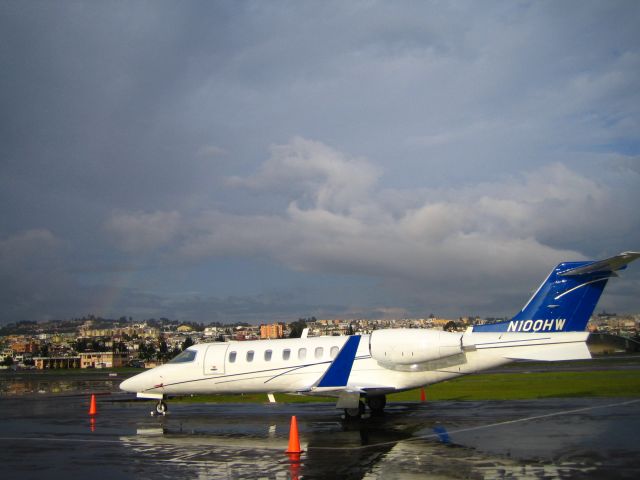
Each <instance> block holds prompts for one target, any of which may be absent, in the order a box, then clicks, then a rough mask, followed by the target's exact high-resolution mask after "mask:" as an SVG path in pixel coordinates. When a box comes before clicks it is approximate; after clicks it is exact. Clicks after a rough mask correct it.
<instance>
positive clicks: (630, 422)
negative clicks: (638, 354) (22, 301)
mask: <svg viewBox="0 0 640 480" xmlns="http://www.w3.org/2000/svg"><path fill="white" fill-rule="evenodd" d="M97 398H98V402H97V403H98V414H97V415H96V417H95V419H94V420H91V419H90V417H89V415H88V408H89V396H88V395H87V394H68V393H67V394H57V395H53V394H24V395H8V396H7V395H4V396H0V425H1V427H2V428H1V431H0V465H1V466H2V469H3V470H2V472H1V473H0V477H1V478H3V479H13V478H16V479H38V480H42V479H44V478H47V479H70V478H89V479H91V480H95V479H102V478H109V479H116V478H118V479H120V478H136V479H138V478H143V479H146V478H148V479H176V478H181V479H182V478H199V479H207V478H215V479H218V478H220V479H223V478H224V479H227V478H228V479H235V478H264V479H288V478H305V479H320V478H349V479H360V478H364V479H394V478H399V479H400V478H401V479H405V478H409V479H412V478H438V479H445V478H509V479H511V478H513V479H519V478H520V479H523V478H526V479H531V478H545V479H546V478H630V479H631V478H633V479H636V478H639V477H640V441H639V440H640V433H639V432H640V399H610V398H607V399H547V400H531V401H483V402H433V403H429V402H427V403H396V404H391V405H389V406H388V407H387V410H386V413H385V415H384V416H382V417H370V418H364V419H362V420H360V421H358V422H352V423H344V422H342V421H341V419H340V414H339V411H338V410H336V409H335V408H334V406H333V405H332V404H325V403H322V404H276V405H272V404H187V403H170V404H169V406H170V413H169V415H167V416H166V417H151V416H150V415H149V412H150V410H151V408H152V407H153V404H152V403H148V402H133V401H129V400H128V399H129V397H127V396H125V395H117V394H113V395H110V394H108V392H105V393H104V394H102V395H98V397H97ZM292 415H296V416H297V419H298V425H299V428H300V439H301V443H302V448H303V450H305V452H304V453H303V454H302V455H301V457H300V458H299V460H298V459H295V458H294V459H290V458H289V457H288V456H287V455H285V454H284V453H283V452H284V450H285V449H286V447H287V441H288V434H289V425H290V419H291V416H292Z"/></svg>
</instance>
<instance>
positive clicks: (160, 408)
mask: <svg viewBox="0 0 640 480" xmlns="http://www.w3.org/2000/svg"><path fill="white" fill-rule="evenodd" d="M167 411H168V407H167V403H166V402H165V401H164V400H158V403H157V404H156V408H155V410H151V416H152V417H153V416H155V415H163V416H164V415H166V414H167Z"/></svg>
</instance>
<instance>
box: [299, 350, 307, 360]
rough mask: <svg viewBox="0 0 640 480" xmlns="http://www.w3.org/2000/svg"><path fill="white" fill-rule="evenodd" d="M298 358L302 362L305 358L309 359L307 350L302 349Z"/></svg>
mask: <svg viewBox="0 0 640 480" xmlns="http://www.w3.org/2000/svg"><path fill="white" fill-rule="evenodd" d="M298 358H299V359H300V360H304V359H305V358H307V349H306V348H301V349H299V350H298Z"/></svg>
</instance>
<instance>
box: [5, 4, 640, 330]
mask: <svg viewBox="0 0 640 480" xmlns="http://www.w3.org/2000/svg"><path fill="white" fill-rule="evenodd" d="M639 18H640V6H639V4H638V3H637V2H561V3H545V2H532V3H528V2H520V3H508V2H495V3H493V2H484V3H482V4H477V3H475V2H469V3H467V4H464V3H463V4H457V3H456V4H440V5H438V4H433V3H428V2H402V3H401V4H391V3H386V2H347V3H345V2H320V3H318V2H259V1H256V2H251V1H247V2H232V1H229V2H226V1H225V2H195V1H194V2H135V3H131V2H116V1H112V2H71V1H69V2H67V1H63V2H54V3H52V2H36V1H33V2H12V1H4V2H1V3H0V40H1V41H0V62H1V65H2V75H0V109H1V113H0V144H1V145H2V154H1V157H0V169H1V171H0V173H1V174H0V204H1V205H2V207H1V208H2V210H1V213H2V215H0V246H1V247H2V249H4V250H3V251H4V252H5V253H4V255H5V257H3V258H5V260H3V261H2V263H1V265H0V266H1V268H2V271H1V272H0V276H1V278H2V279H3V283H5V282H8V283H10V284H12V288H11V289H10V290H9V291H6V292H5V293H4V294H2V306H3V311H4V313H3V315H2V317H0V321H7V320H15V319H23V318H29V317H31V316H34V317H37V318H44V317H46V316H49V315H61V316H63V315H65V314H66V315H82V314H85V313H88V312H87V311H86V310H87V309H92V308H93V309H95V308H103V309H104V311H103V312H100V311H91V313H96V314H102V313H105V314H109V309H111V312H112V313H113V312H115V310H117V312H115V313H117V314H123V315H128V314H129V312H133V311H137V312H140V314H153V312H154V309H155V311H156V313H155V316H163V315H164V313H163V312H167V311H171V312H175V315H176V316H178V317H180V316H181V314H180V312H184V313H185V315H186V314H187V313H186V312H190V313H188V315H189V316H192V317H194V318H195V317H198V319H201V320H204V319H206V318H203V316H202V313H203V312H205V311H206V310H212V309H213V310H215V311H216V312H228V313H229V315H233V316H234V318H236V317H237V318H240V316H241V314H240V312H242V315H245V316H246V318H255V319H257V318H261V311H262V310H265V309H266V310H269V311H271V312H272V314H273V315H274V316H277V314H278V313H277V312H281V313H282V315H286V314H291V315H294V313H293V312H294V311H295V310H296V309H297V308H304V305H311V306H312V307H310V308H311V309H321V308H323V307H322V305H325V306H326V311H327V312H333V313H336V314H337V312H339V311H343V312H374V311H375V312H381V311H386V312H399V311H410V312H413V313H416V312H419V311H421V309H428V310H431V307H430V306H431V305H433V308H434V309H436V310H439V311H440V312H445V311H446V312H450V313H452V314H455V313H459V312H458V311H457V310H456V309H465V311H466V310H474V309H476V311H477V310H480V313H481V312H482V311H486V312H488V313H504V312H505V311H507V312H509V311H511V310H513V308H515V307H516V304H517V303H518V302H520V301H521V300H522V296H521V293H519V294H517V292H516V290H518V291H521V289H522V288H529V287H528V285H530V284H536V283H537V282H539V279H538V278H537V276H538V275H540V274H543V273H541V272H542V271H543V270H546V269H548V268H550V266H549V265H548V263H549V262H554V261H556V260H558V259H564V257H565V255H570V256H572V257H573V258H577V257H599V256H602V255H609V254H615V253H618V252H619V251H621V250H626V249H638V248H640V246H639V245H638V242H639V241H640V215H638V213H637V208H635V205H637V204H639V203H640V193H639V190H638V188H637V185H638V184H639V183H640V180H639V178H638V171H639V170H638V168H637V163H638V162H637V160H638V153H639V151H638V145H640V141H639V140H638V131H640V93H639V92H640V80H639V79H640V76H639V75H638V72H639V71H640V48H639V47H640V38H639V35H638V29H637V24H638V19H639ZM21 242H22V243H24V248H25V249H29V248H30V249H31V251H32V252H33V253H34V254H33V256H32V255H26V254H17V253H16V255H14V254H13V253H11V252H14V251H15V249H16V248H17V246H16V245H18V244H20V243H21ZM6 252H9V253H6ZM461 252H462V253H461ZM487 252H489V253H487ZM45 254H46V255H45ZM43 255H44V256H43ZM8 258H13V260H11V261H10V262H9V261H8V260H6V259H8ZM228 258H233V259H241V260H243V261H247V262H249V263H251V262H254V263H255V264H256V265H260V264H259V263H258V262H259V261H267V262H273V263H274V264H277V265H278V266H279V267H280V268H281V270H279V271H278V272H277V273H273V272H271V271H269V272H270V273H269V275H272V276H273V277H272V278H270V279H269V280H264V281H261V282H258V281H257V280H256V279H255V275H247V276H246V277H243V279H242V281H238V282H236V283H237V284H238V285H241V284H243V282H244V283H245V284H246V291H245V289H243V288H241V287H237V289H236V291H234V292H227V293H228V295H226V294H225V295H223V294H219V293H218V292H216V288H218V289H220V288H222V287H224V285H225V284H224V279H223V278H222V276H221V275H220V274H219V271H220V270H221V267H220V262H221V261H222V259H228ZM265 259H266V260H265ZM33 265H40V267H39V268H40V269H41V271H42V272H46V274H44V275H40V276H38V275H34V274H33V273H29V272H33ZM199 265H206V267H202V268H203V269H205V270H206V272H207V273H200V274H199V275H197V276H194V275H193V270H194V269H196V268H198V266H199ZM256 269H262V271H265V272H266V271H267V269H264V267H263V266H259V267H256ZM526 269H530V273H527V274H524V277H523V278H519V277H518V275H521V274H522V272H523V271H524V270H526ZM466 270H468V271H470V272H478V273H471V274H466V273H463V271H466ZM285 271H290V272H303V273H304V274H306V275H307V276H308V277H309V278H315V277H317V276H318V275H320V276H322V280H310V282H314V281H315V282H316V284H315V287H317V288H318V292H325V293H319V297H317V298H313V297H309V296H306V297H305V298H304V304H303V303H301V302H300V301H298V300H296V299H292V300H287V301H281V302H279V303H278V302H276V303H278V305H281V306H279V307H277V308H275V307H274V308H272V309H270V308H271V307H269V304H268V302H265V301H263V300H264V297H261V296H260V295H264V294H265V293H264V290H265V288H266V287H265V285H268V284H269V283H274V282H275V283H279V284H280V285H281V287H282V289H283V290H288V291H289V292H292V291H293V290H294V288H295V282H296V281H299V277H296V278H297V280H295V281H294V280H292V276H291V275H289V274H287V273H286V272H285ZM151 272H153V273H151ZM482 272H484V273H482ZM224 273H225V274H228V275H232V274H233V272H232V271H231V270H225V271H224ZM629 273H630V274H633V272H632V271H631V272H629ZM296 274H297V273H296ZM325 275H326V276H325ZM347 275H356V276H357V280H354V281H353V282H352V284H351V285H350V286H349V287H345V288H343V289H342V290H343V292H344V293H343V294H342V296H341V292H337V293H336V292H331V295H329V294H328V293H326V292H329V291H330V290H328V289H327V288H325V287H327V285H328V284H329V283H332V282H334V283H335V282H337V281H338V279H340V278H344V277H345V276H347ZM265 276H267V274H266V273H265ZM514 276H515V277H518V278H516V279H514ZM372 279H373V281H374V283H375V285H374V286H373V287H372V284H371V280H372ZM287 282H290V284H289V285H288V287H287V286H286V285H285V284H287ZM478 282H480V283H481V285H482V288H478V287H477V284H478ZM505 282H506V283H508V284H509V287H508V288H507V290H508V293H505V291H504V289H505V288H506V287H504V286H503V285H504V284H505ZM176 283H179V284H180V289H181V290H182V291H192V290H193V291H197V292H198V293H197V294H184V295H182V296H181V295H178V294H177V293H176V291H177V290H176V288H177V287H176V285H175V284H176ZM621 283H622V282H621ZM631 283H633V281H631V282H630V284H631ZM418 285H419V286H418ZM445 287H446V288H445ZM247 291H251V292H252V293H247ZM78 292H81V293H80V294H78ZM617 292H618V293H617V296H616V302H619V303H618V304H619V305H627V306H630V307H629V308H631V307H633V306H634V305H636V309H640V306H638V305H637V302H636V303H634V301H633V300H632V298H633V295H632V294H630V293H629V290H623V289H621V290H618V291H617ZM622 292H624V293H622ZM614 293H615V292H614ZM335 297H340V298H335ZM636 297H637V296H636ZM106 298H108V299H110V300H109V302H107V303H105V302H106V301H105V299H106ZM228 298H243V299H245V300H246V302H245V303H244V304H245V305H246V307H243V308H240V309H239V308H236V305H235V303H234V302H235V301H229V302H227V301H226V300H224V299H228ZM488 298H495V299H498V300H497V301H490V300H487V299H488ZM202 299H206V300H202ZM256 299H257V300H256ZM350 299H351V300H350ZM376 302H380V303H376ZM227 303H228V305H226V304H227ZM382 303H384V304H382ZM225 305H226V306H225ZM335 305H341V307H335ZM505 305H506V307H505ZM614 308H615V307H614ZM625 308H626V307H625ZM385 309H386V310H385ZM252 310H253V312H252ZM214 314H215V315H218V313H211V315H214ZM372 314H373V313H372ZM294 316H295V315H294ZM205 317H206V315H205Z"/></svg>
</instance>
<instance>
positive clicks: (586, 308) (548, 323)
mask: <svg viewBox="0 0 640 480" xmlns="http://www.w3.org/2000/svg"><path fill="white" fill-rule="evenodd" d="M639 257H640V253H636V252H625V253H621V254H620V255H616V256H615V257H611V258H607V259H606V260H601V261H597V262H593V261H591V262H564V263H561V264H560V265H558V266H557V267H556V268H554V269H553V270H552V271H551V273H550V274H549V276H548V277H547V279H546V280H545V281H544V282H543V283H542V285H540V287H539V288H538V290H537V291H536V293H534V294H533V296H532V297H531V298H530V299H529V301H528V302H527V304H526V305H525V306H524V308H523V309H522V310H521V311H520V312H519V313H518V314H517V315H516V316H515V317H513V318H512V319H511V320H509V321H507V322H500V323H493V324H489V325H476V326H474V327H473V331H474V332H582V331H584V330H585V328H586V326H587V322H588V321H589V318H590V317H591V314H592V313H593V310H594V309H595V308H596V304H597V303H598V300H599V299H600V295H601V294H602V292H603V290H604V287H605V286H606V285H607V281H608V280H609V278H610V277H613V276H617V275H616V273H615V272H616V270H622V269H624V268H626V266H627V264H628V263H630V262H632V261H634V260H635V259H636V258H639Z"/></svg>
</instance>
